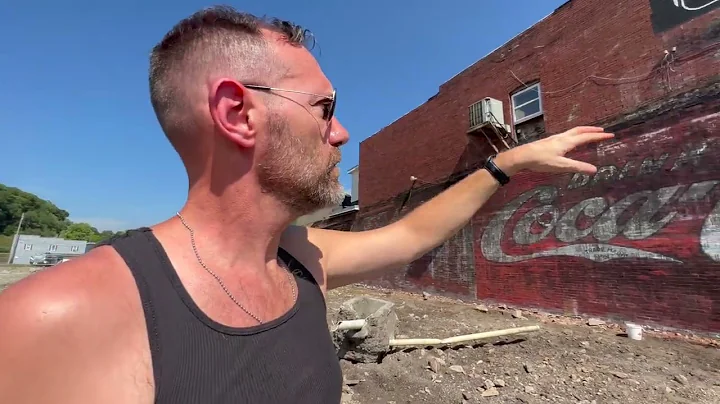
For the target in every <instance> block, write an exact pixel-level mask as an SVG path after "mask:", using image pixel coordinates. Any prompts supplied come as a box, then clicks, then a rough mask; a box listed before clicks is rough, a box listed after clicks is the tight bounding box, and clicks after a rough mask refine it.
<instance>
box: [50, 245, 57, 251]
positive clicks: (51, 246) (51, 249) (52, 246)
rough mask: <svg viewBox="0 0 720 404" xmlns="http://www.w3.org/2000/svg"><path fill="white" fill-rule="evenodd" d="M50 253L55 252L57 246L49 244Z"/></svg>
mask: <svg viewBox="0 0 720 404" xmlns="http://www.w3.org/2000/svg"><path fill="white" fill-rule="evenodd" d="M48 250H49V251H50V252H53V251H57V246H56V245H55V244H51V245H50V248H49V249H48Z"/></svg>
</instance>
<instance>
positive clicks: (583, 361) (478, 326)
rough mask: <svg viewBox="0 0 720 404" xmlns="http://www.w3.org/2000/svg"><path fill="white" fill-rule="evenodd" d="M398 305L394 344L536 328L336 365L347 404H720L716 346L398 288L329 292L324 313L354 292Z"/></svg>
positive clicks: (669, 334) (719, 348) (694, 339)
mask: <svg viewBox="0 0 720 404" xmlns="http://www.w3.org/2000/svg"><path fill="white" fill-rule="evenodd" d="M361 294H364V295H369V296H373V297H377V298H381V299H385V300H389V301H392V302H394V303H395V304H396V306H395V309H396V312H397V314H398V317H399V323H398V330H397V334H399V335H396V337H398V338H447V337H452V336H455V335H462V334H472V333H477V332H482V331H490V330H496V329H505V328H513V327H522V326H527V325H540V327H541V329H540V331H537V332H532V333H527V334H520V335H510V336H506V337H498V338H492V339H489V340H486V341H482V343H477V344H476V345H473V346H456V347H450V348H444V349H437V348H434V349H407V350H404V351H399V352H394V353H390V354H388V355H387V356H385V357H384V358H383V360H382V362H381V363H372V364H363V363H358V364H352V363H349V362H347V361H343V362H342V367H343V370H344V374H345V378H346V384H350V385H348V386H346V387H345V395H344V397H343V400H344V402H345V403H348V404H349V403H388V404H389V403H396V404H400V403H417V402H426V403H543V402H550V403H585V404H589V403H596V404H599V403H623V404H624V403H703V404H711V403H712V404H718V403H720V344H719V342H720V340H718V339H713V338H699V337H694V336H689V335H679V334H677V333H674V332H652V331H650V332H645V333H644V338H643V340H642V341H634V340H631V339H629V338H627V336H626V335H625V334H624V329H623V328H621V327H620V326H619V325H615V324H601V325H593V326H591V325H589V323H592V324H595V322H594V320H595V319H592V320H593V321H589V320H590V319H581V318H568V317H560V316H554V315H547V314H542V313H533V312H521V311H517V310H514V309H512V308H507V307H502V306H501V307H497V306H491V307H488V306H483V305H480V304H467V303H463V302H460V301H458V300H454V299H447V298H441V297H435V296H422V295H416V294H409V293H404V292H398V291H386V290H379V289H370V288H365V287H355V286H354V287H349V288H344V289H340V290H337V291H333V292H331V293H330V297H329V299H328V313H329V314H331V315H332V313H334V312H336V311H337V309H338V308H339V306H340V304H341V303H342V302H343V301H345V300H347V299H349V298H351V297H354V296H357V295H361Z"/></svg>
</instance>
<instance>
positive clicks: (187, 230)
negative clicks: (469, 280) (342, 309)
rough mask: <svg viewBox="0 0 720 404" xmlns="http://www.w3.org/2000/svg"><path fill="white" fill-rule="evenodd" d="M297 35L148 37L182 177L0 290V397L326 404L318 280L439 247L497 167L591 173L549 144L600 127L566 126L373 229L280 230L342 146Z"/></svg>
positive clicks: (327, 182)
mask: <svg viewBox="0 0 720 404" xmlns="http://www.w3.org/2000/svg"><path fill="white" fill-rule="evenodd" d="M308 38H309V35H308V32H307V31H305V30H303V29H302V28H300V27H298V26H295V25H293V24H291V23H288V22H281V21H266V20H260V19H258V18H256V17H254V16H252V15H248V14H243V13H239V12H237V11H235V10H233V9H230V8H222V7H218V8H211V9H206V10H203V11H200V12H198V13H196V14H194V15H192V16H191V17H189V18H188V19H185V20H183V21H181V22H180V23H179V24H178V25H177V26H176V27H174V28H173V29H172V30H171V31H170V32H169V33H168V34H167V35H166V36H165V38H164V39H163V40H162V42H160V44H158V45H157V46H156V47H155V48H154V50H153V52H152V56H151V61H150V90H151V99H152V103H153V107H154V109H155V112H156V114H157V117H158V120H159V122H160V125H161V126H162V129H163V131H164V132H165V134H166V135H167V138H168V139H169V141H170V143H171V144H172V146H173V147H174V148H175V150H177V152H178V154H179V155H180V157H181V159H182V161H183V163H184V165H185V168H186V170H187V175H188V180H189V192H188V198H187V202H186V204H185V206H184V207H183V208H182V210H181V211H180V212H179V213H178V214H177V215H176V216H174V217H172V218H170V219H168V220H167V221H165V222H163V223H160V224H157V225H155V226H153V227H152V228H151V229H139V230H137V231H133V232H130V233H129V234H128V235H126V236H124V237H120V238H118V239H115V240H112V241H111V242H110V243H109V244H108V245H105V246H101V247H97V248H95V249H93V250H92V251H91V252H89V253H88V254H86V255H85V256H83V257H81V258H78V259H75V260H72V261H70V262H67V263H63V264H60V265H58V266H56V267H54V268H51V269H48V270H46V271H43V272H41V273H38V274H35V275H33V276H31V277H29V278H26V279H25V280H23V281H21V282H18V283H17V284H15V285H13V286H12V287H10V288H9V289H7V290H6V291H5V292H4V293H3V294H2V295H0V327H2V332H1V333H0V335H1V336H2V338H0V402H3V403H13V404H20V403H32V404H40V403H53V404H64V403H73V404H79V403H103V404H112V403H123V404H126V403H152V402H156V403H173V404H177V403H204V404H212V403H253V404H258V403H290V402H292V403H337V402H339V399H340V394H341V384H342V383H341V380H342V379H341V377H342V376H341V373H340V368H339V365H338V360H337V357H336V356H335V353H334V351H333V347H332V344H331V340H330V337H329V332H328V330H327V327H326V324H325V315H326V313H325V306H324V294H325V293H326V291H327V290H329V289H331V288H336V287H339V286H342V285H347V284H350V283H354V282H357V281H360V280H363V279H366V278H370V277H373V276H376V275H379V274H381V273H383V272H385V271H389V270H395V269H398V268H401V267H402V266H403V265H405V264H407V263H409V262H411V261H413V260H414V259H416V258H418V257H420V256H422V255H423V254H424V253H426V252H427V251H429V250H431V249H432V248H434V247H435V246H437V245H440V244H442V243H443V242H444V241H445V240H446V239H448V238H449V237H450V236H452V235H453V233H455V232H456V231H457V230H458V229H459V228H461V227H462V226H463V225H464V224H465V223H466V222H467V221H468V220H469V219H470V218H471V216H472V215H473V214H474V213H475V212H476V211H477V210H478V209H479V208H480V207H481V206H482V205H483V203H484V202H485V201H486V200H487V199H488V198H490V196H491V195H492V194H493V192H494V191H495V190H496V189H497V188H498V187H499V186H500V182H505V177H504V175H507V176H512V175H513V174H515V173H517V172H518V171H520V170H525V169H528V170H535V171H543V172H558V173H567V172H584V173H589V174H590V173H593V172H595V167H594V166H592V165H590V164H586V163H582V162H578V161H574V160H571V159H568V158H565V157H564V155H565V154H566V153H567V152H568V151H570V150H571V149H573V148H575V147H577V146H579V145H582V144H587V143H590V142H596V141H600V140H603V139H608V138H610V137H612V135H611V134H607V133H603V131H602V129H599V128H592V127H588V128H575V129H572V130H570V131H568V132H565V133H563V134H560V135H555V136H552V137H548V138H545V139H542V140H540V141H537V142H534V143H531V144H527V145H523V146H519V147H517V148H515V149H513V150H511V151H507V152H504V153H501V154H500V155H498V156H496V158H495V159H494V160H493V162H492V163H491V164H490V165H488V167H487V169H483V170H479V171H478V172H476V173H474V174H472V175H470V176H468V177H467V178H466V179H464V180H463V181H461V182H459V183H458V184H456V185H455V186H453V187H452V188H450V189H448V190H447V191H445V192H444V193H442V194H440V195H438V196H437V197H435V198H434V199H432V200H431V201H429V202H427V203H426V204H424V205H423V206H421V207H419V208H418V209H416V210H415V211H413V212H412V213H410V214H408V215H407V216H406V217H404V218H403V219H401V220H399V221H397V222H395V223H394V224H391V225H388V226H386V227H383V228H380V229H376V230H371V231H365V232H355V233H350V232H347V233H346V232H336V231H327V230H320V229H306V228H299V227H292V226H290V223H291V222H292V221H293V220H294V219H296V218H297V217H299V216H301V215H303V214H306V213H309V212H311V211H313V210H315V209H317V208H320V207H323V206H326V205H329V204H335V203H339V202H340V201H341V200H342V197H343V190H342V187H341V186H340V184H339V183H338V169H337V166H336V165H337V163H338V162H339V160H340V152H339V147H340V146H341V145H343V144H344V143H346V142H347V140H348V133H347V132H346V130H345V129H344V128H343V127H342V126H341V125H340V122H339V121H338V120H337V118H336V117H335V115H334V111H335V104H336V95H335V90H334V89H333V87H332V85H331V84H330V82H329V81H328V79H327V78H326V77H325V76H324V75H323V73H322V71H321V69H320V67H319V66H318V64H317V62H316V61H315V59H314V58H313V57H312V55H311V53H310V52H309V51H308V49H307V48H306V47H305V46H304V43H305V42H306V40H308ZM397 240H404V242H403V243H397V242H396V241H397Z"/></svg>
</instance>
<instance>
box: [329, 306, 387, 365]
mask: <svg viewBox="0 0 720 404" xmlns="http://www.w3.org/2000/svg"><path fill="white" fill-rule="evenodd" d="M394 306H395V304H394V303H392V302H389V301H387V300H382V299H377V298H373V297H369V296H358V297H355V298H352V299H350V300H348V301H346V302H344V303H343V304H342V306H341V307H340V310H339V313H338V317H337V320H338V321H346V320H356V319H365V325H364V326H363V327H362V329H360V330H335V331H333V332H332V336H333V342H334V344H335V349H336V352H337V355H338V358H341V359H347V360H349V361H352V362H363V363H370V362H377V361H378V360H379V358H381V357H382V356H383V355H384V354H385V352H387V350H388V346H389V343H390V340H391V339H393V338H394V336H395V329H396V326H397V321H398V317H397V314H396V313H395V309H394Z"/></svg>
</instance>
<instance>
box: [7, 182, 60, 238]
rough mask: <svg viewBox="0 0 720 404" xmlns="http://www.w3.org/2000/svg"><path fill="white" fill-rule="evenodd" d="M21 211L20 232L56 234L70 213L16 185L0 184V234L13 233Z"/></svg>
mask: <svg viewBox="0 0 720 404" xmlns="http://www.w3.org/2000/svg"><path fill="white" fill-rule="evenodd" d="M23 213H25V221H24V222H23V228H22V232H23V234H34V235H40V236H45V237H52V236H57V235H58V234H60V232H62V231H63V230H65V228H67V226H68V225H69V224H70V222H69V221H68V216H70V214H69V213H68V212H67V211H65V210H63V209H60V208H58V207H57V206H55V204H53V203H52V202H50V201H46V200H44V199H40V198H39V197H37V195H34V194H31V193H29V192H25V191H22V190H20V189H18V188H14V187H8V186H5V185H3V184H0V234H2V235H12V234H14V233H15V231H16V229H17V226H18V223H19V222H20V216H22V214H23Z"/></svg>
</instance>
